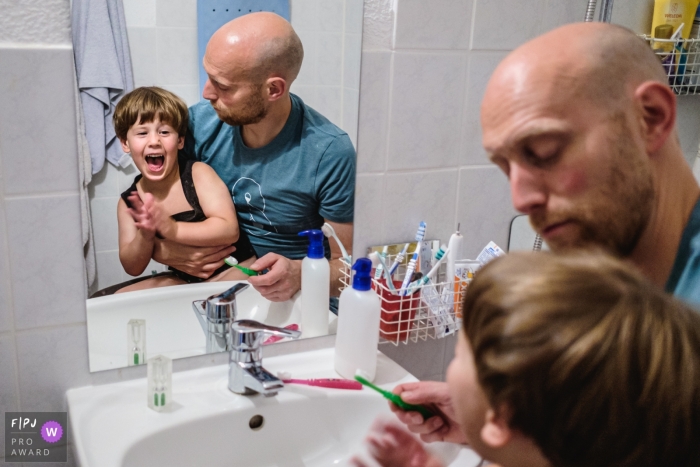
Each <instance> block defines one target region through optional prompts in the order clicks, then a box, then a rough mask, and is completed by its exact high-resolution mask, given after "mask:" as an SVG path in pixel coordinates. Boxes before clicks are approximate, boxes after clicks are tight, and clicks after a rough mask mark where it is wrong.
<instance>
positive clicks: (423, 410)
mask: <svg viewBox="0 0 700 467" xmlns="http://www.w3.org/2000/svg"><path fill="white" fill-rule="evenodd" d="M355 379H356V380H357V381H359V382H360V383H362V384H363V385H365V386H367V387H368V388H371V389H374V390H375V391H377V392H378V393H379V394H381V395H382V396H384V397H385V398H386V399H388V400H390V401H391V402H393V403H394V404H396V405H397V406H399V407H400V408H401V410H403V411H405V412H418V413H420V414H421V415H422V416H423V420H427V419H429V418H430V417H433V416H435V415H436V414H435V413H434V412H433V411H432V410H430V409H429V408H427V407H426V406H424V405H413V404H409V403H407V402H404V401H403V399H401V396H399V395H398V394H394V393H393V392H389V391H387V390H385V389H382V388H380V387H379V386H375V385H374V384H372V383H370V382H369V381H367V380H366V379H365V378H363V377H362V376H360V375H357V374H356V375H355Z"/></svg>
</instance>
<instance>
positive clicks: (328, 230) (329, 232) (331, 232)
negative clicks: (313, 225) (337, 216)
mask: <svg viewBox="0 0 700 467" xmlns="http://www.w3.org/2000/svg"><path fill="white" fill-rule="evenodd" d="M321 231H322V232H323V235H325V236H326V237H327V238H331V237H333V238H334V239H335V241H336V242H337V243H338V246H339V247H340V253H341V254H342V255H343V258H345V259H346V260H347V262H348V264H352V258H351V256H350V255H349V254H348V251H347V250H346V249H345V247H344V246H343V243H342V242H341V241H340V239H339V238H338V235H337V234H336V233H335V229H334V228H333V226H332V225H330V224H329V223H328V222H326V223H324V224H323V225H322V226H321Z"/></svg>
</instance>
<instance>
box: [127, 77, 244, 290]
mask: <svg viewBox="0 0 700 467" xmlns="http://www.w3.org/2000/svg"><path fill="white" fill-rule="evenodd" d="M187 117H188V115H187V106H186V105H185V103H184V102H182V100H181V99H180V98H178V97H177V96H176V95H174V94H173V93H171V92H169V91H166V90H164V89H161V88H157V87H142V88H138V89H135V90H133V91H132V92H130V93H128V94H127V95H125V96H124V97H123V98H122V99H121V100H120V101H119V104H117V107H116V109H115V111H114V128H115V131H116V133H117V137H118V138H119V140H120V141H121V144H122V149H123V150H124V152H127V153H130V154H131V157H132V159H133V160H134V163H135V164H136V167H137V168H138V169H139V171H140V172H141V175H138V176H136V179H135V180H134V183H133V185H132V186H131V187H130V188H129V189H128V190H126V191H125V192H124V193H122V195H121V199H120V200H119V204H118V206H117V216H118V221H119V259H120V261H121V263H122V266H123V267H124V270H125V271H126V272H127V273H128V274H130V275H132V276H137V275H139V274H141V273H142V272H143V271H144V269H145V268H146V266H147V265H148V263H149V261H150V260H151V258H152V256H153V249H154V246H155V242H156V238H160V239H166V240H170V241H172V242H174V243H176V244H182V245H190V246H219V245H226V244H230V243H235V246H236V251H235V252H234V253H233V256H234V257H235V258H236V259H237V260H238V262H239V263H240V264H242V265H249V264H251V263H253V262H254V260H255V253H254V250H253V248H252V246H251V244H250V242H249V240H248V237H247V235H246V234H245V232H244V231H240V230H239V228H238V221H237V220H236V210H235V208H234V206H233V201H232V198H231V195H230V193H229V191H228V188H227V187H226V185H225V184H224V182H223V181H221V179H220V178H219V177H218V176H217V175H216V172H214V170H213V169H212V168H211V167H209V166H208V165H206V164H204V163H202V162H194V161H181V160H179V159H178V150H179V149H182V147H183V145H184V143H185V132H186V130H187ZM170 270H171V274H169V275H165V276H161V275H159V276H157V277H152V278H150V279H146V280H144V281H141V282H138V283H136V284H133V285H131V286H128V287H125V288H123V289H121V290H120V292H125V291H131V290H140V289H146V288H153V287H163V286H167V285H177V284H185V283H192V282H201V281H204V280H206V281H221V280H242V279H247V276H246V275H245V274H243V273H242V272H241V271H239V270H238V269H236V268H231V267H230V266H228V265H225V264H224V265H223V266H222V267H220V268H219V269H217V270H216V271H215V272H214V273H213V274H212V275H211V276H210V277H209V278H208V279H202V278H199V277H194V276H191V275H189V274H186V273H184V272H182V271H178V270H176V269H173V268H170Z"/></svg>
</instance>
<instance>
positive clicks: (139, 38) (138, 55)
mask: <svg viewBox="0 0 700 467" xmlns="http://www.w3.org/2000/svg"><path fill="white" fill-rule="evenodd" d="M154 1H155V0H154ZM127 24H129V27H127V28H126V31H127V34H128V35H129V49H130V50H131V68H132V69H133V70H134V86H136V87H140V86H153V85H155V84H156V83H157V82H158V67H157V66H155V65H156V60H157V52H156V28H155V27H150V28H146V27H132V26H131V24H130V23H129V22H128V20H127Z"/></svg>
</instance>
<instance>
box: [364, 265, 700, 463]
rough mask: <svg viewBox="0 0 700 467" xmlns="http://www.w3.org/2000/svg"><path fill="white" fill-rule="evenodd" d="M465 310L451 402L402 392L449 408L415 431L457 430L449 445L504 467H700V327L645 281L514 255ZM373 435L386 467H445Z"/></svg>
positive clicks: (403, 437) (616, 268) (431, 388)
mask: <svg viewBox="0 0 700 467" xmlns="http://www.w3.org/2000/svg"><path fill="white" fill-rule="evenodd" d="M463 310H464V328H463V331H462V332H460V335H459V341H458V344H457V350H456V355H455V358H454V359H453V360H452V363H451V364H450V366H449V368H448V372H447V388H444V387H442V388H441V387H439V386H437V385H440V384H443V385H444V383H431V384H429V385H428V384H427V383H409V384H404V385H401V386H399V387H398V388H397V389H396V390H395V392H397V393H400V394H402V397H404V398H405V400H406V401H407V402H410V403H426V402H427V401H428V400H431V401H435V402H439V404H438V405H437V406H433V407H434V408H435V409H436V410H439V411H440V412H441V417H442V419H443V420H444V422H443V423H435V422H436V421H437V420H439V419H438V418H437V417H433V418H431V419H429V420H427V421H426V422H425V423H421V424H420V425H418V424H416V425H413V426H412V431H414V432H422V433H424V435H423V436H426V435H425V434H426V433H429V431H425V430H423V428H426V429H428V430H429V429H430V428H428V427H429V426H431V425H433V426H435V425H442V426H443V427H450V426H451V427H452V428H448V429H445V430H444V431H443V433H442V434H441V436H442V439H449V440H452V441H453V442H463V443H468V444H469V445H470V446H471V447H472V448H473V449H474V450H475V451H477V452H478V453H479V454H480V455H481V456H483V457H484V458H485V459H487V460H489V461H492V462H496V463H497V464H500V465H502V466H503V467H510V466H524V467H528V466H558V467H560V466H561V467H568V466H572V467H573V466H582V467H583V466H603V467H604V466H616V467H633V466H634V467H644V466H650V467H651V466H659V465H667V466H678V467H680V466H697V465H700V315H699V314H698V313H697V312H695V311H693V310H691V309H690V308H688V307H687V306H686V305H684V304H682V303H680V302H678V301H676V300H675V299H673V298H672V297H670V296H667V295H665V294H664V293H663V292H662V291H660V290H657V288H656V287H654V286H653V285H652V284H650V283H649V282H647V281H646V280H645V279H644V278H642V276H641V275H639V274H637V273H635V272H633V271H631V270H629V269H628V268H627V267H626V266H625V265H624V264H622V263H620V262H618V261H617V260H614V259H612V258H609V257H605V256H602V255H597V254H591V253H585V254H579V255H576V256H553V255H550V254H547V253H535V254H532V253H529V254H528V253H526V254H517V253H515V254H511V255H508V256H506V257H503V258H499V259H497V260H494V261H493V262H492V263H490V264H488V265H487V266H485V267H484V268H483V269H482V270H481V271H479V273H478V274H477V275H476V277H475V278H474V280H473V282H472V283H471V285H470V286H469V288H468V289H467V292H466V293H465V298H464V302H463ZM420 385H426V386H425V387H424V388H423V389H420V391H421V392H423V394H424V396H425V398H424V399H423V400H422V401H421V400H419V399H418V398H416V397H414V396H413V395H411V394H410V393H411V392H416V391H417V390H418V389H419V387H420ZM444 389H448V390H447V391H444ZM429 392H431V394H428V393H429ZM417 415H418V414H417V413H403V414H401V416H411V417H412V416H417ZM402 420H403V419H402ZM404 421H405V420H404ZM409 426H411V425H410V424H409ZM419 427H422V428H419ZM455 427H458V428H459V431H460V434H461V436H458V435H457V433H456V432H455V431H454V428H455ZM375 431H378V433H377V434H373V435H372V436H371V437H370V439H369V442H370V447H371V450H372V451H373V455H374V457H375V458H376V459H377V460H378V461H379V462H380V463H381V465H384V466H390V465H391V466H399V465H439V464H438V463H437V461H436V460H435V459H434V458H431V457H430V456H429V455H428V454H427V453H426V452H425V450H424V449H423V448H422V444H420V442H419V441H418V440H417V439H416V438H414V437H413V436H412V435H411V434H410V433H408V432H407V431H405V430H404V429H403V428H402V427H396V426H390V424H388V425H387V424H385V425H384V426H379V427H375ZM432 434H433V435H434V434H435V432H433V433H432ZM433 439H436V438H433ZM398 446H400V449H396V448H397V447H398ZM356 464H358V465H364V464H363V463H362V462H361V461H357V462H356Z"/></svg>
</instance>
